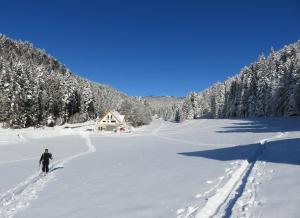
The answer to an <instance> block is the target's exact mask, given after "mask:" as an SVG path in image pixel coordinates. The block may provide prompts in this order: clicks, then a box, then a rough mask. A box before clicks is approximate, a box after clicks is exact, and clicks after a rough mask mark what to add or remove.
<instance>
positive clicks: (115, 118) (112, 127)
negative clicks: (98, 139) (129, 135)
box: [96, 110, 127, 131]
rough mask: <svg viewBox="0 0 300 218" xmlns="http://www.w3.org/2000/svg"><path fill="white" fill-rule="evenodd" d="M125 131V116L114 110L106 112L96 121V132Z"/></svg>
mask: <svg viewBox="0 0 300 218" xmlns="http://www.w3.org/2000/svg"><path fill="white" fill-rule="evenodd" d="M126 129H127V128H126V122H125V116H124V115H121V114H120V113H119V112H118V111H115V110H111V111H109V112H107V113H106V114H105V115H104V116H103V117H101V118H99V117H98V118H97V120H96V130H98V131H126Z"/></svg>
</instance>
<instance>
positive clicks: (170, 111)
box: [142, 96, 184, 120]
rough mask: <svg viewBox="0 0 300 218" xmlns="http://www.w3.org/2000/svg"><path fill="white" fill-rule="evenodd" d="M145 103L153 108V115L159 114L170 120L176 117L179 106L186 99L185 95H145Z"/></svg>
mask: <svg viewBox="0 0 300 218" xmlns="http://www.w3.org/2000/svg"><path fill="white" fill-rule="evenodd" d="M142 99H143V100H144V102H145V103H144V104H145V105H148V106H149V107H150V109H151V113H152V115H157V116H159V117H162V118H164V119H165V120H170V119H172V118H173V117H174V115H175V114H174V113H175V111H176V108H177V107H180V106H181V104H182V103H183V101H184V98H183V97H175V96H145V97H142Z"/></svg>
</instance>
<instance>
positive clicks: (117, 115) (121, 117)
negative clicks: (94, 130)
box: [110, 110, 125, 123]
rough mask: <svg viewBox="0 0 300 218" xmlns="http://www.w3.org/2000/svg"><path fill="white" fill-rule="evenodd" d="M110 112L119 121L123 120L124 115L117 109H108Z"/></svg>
mask: <svg viewBox="0 0 300 218" xmlns="http://www.w3.org/2000/svg"><path fill="white" fill-rule="evenodd" d="M110 113H112V115H113V116H114V117H115V118H116V119H117V120H118V121H119V122H121V123H123V122H124V118H125V116H124V115H121V114H120V113H119V112H118V111H115V110H113V111H110Z"/></svg>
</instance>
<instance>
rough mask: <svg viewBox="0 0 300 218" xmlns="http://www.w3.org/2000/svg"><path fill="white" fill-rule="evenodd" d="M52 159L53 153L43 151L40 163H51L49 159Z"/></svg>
mask: <svg viewBox="0 0 300 218" xmlns="http://www.w3.org/2000/svg"><path fill="white" fill-rule="evenodd" d="M50 159H51V160H52V154H51V153H43V154H42V156H41V158H40V164H41V163H43V164H49V160H50Z"/></svg>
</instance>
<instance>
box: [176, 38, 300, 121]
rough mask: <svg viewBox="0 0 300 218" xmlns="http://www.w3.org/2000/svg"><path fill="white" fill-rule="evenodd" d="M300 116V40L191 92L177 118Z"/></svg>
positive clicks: (177, 119)
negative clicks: (221, 79)
mask: <svg viewBox="0 0 300 218" xmlns="http://www.w3.org/2000/svg"><path fill="white" fill-rule="evenodd" d="M299 115H300V41H298V42H296V43H294V44H291V45H289V46H285V47H284V48H283V49H282V50H280V51H277V52H275V51H274V50H273V49H272V51H271V53H270V54H269V56H268V57H267V58H266V57H265V56H264V55H261V56H259V58H258V60H257V61H256V62H255V63H252V64H250V65H249V66H247V67H244V68H243V69H242V70H241V72H240V73H239V74H238V75H236V76H234V77H231V78H229V79H228V80H226V81H225V82H223V83H216V84H214V85H213V86H211V87H209V88H208V89H206V90H204V91H202V92H199V93H195V92H193V93H190V94H189V95H188V96H187V97H186V99H185V101H184V103H183V105H182V107H178V108H177V109H176V112H175V117H174V119H175V120H176V121H178V122H180V121H183V120H189V119H194V118H200V117H207V118H209V117H210V118H229V117H241V118H243V117H262V116H299Z"/></svg>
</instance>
